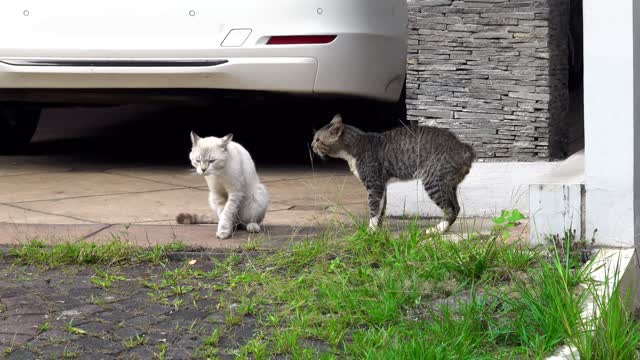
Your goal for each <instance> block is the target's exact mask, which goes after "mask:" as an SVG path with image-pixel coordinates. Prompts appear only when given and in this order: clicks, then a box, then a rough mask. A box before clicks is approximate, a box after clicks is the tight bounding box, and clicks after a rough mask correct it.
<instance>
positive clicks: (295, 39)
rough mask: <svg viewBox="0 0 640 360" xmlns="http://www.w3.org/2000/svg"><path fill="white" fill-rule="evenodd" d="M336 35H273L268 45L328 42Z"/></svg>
mask: <svg viewBox="0 0 640 360" xmlns="http://www.w3.org/2000/svg"><path fill="white" fill-rule="evenodd" d="M336 37H337V36H336V35H292V36H272V37H270V38H269V41H267V45H307V44H328V43H330V42H332V41H333V40H335V39H336Z"/></svg>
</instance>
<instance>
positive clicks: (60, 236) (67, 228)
mask: <svg viewBox="0 0 640 360" xmlns="http://www.w3.org/2000/svg"><path fill="white" fill-rule="evenodd" d="M107 227H108V225H102V224H92V225H88V224H85V225H60V224H54V225H51V224H9V223H0V244H19V243H21V242H25V241H30V240H33V239H42V240H47V241H49V242H53V243H55V242H58V241H76V240H80V239H84V238H86V237H88V236H91V235H92V234H94V233H96V232H99V231H101V230H103V229H105V228H107Z"/></svg>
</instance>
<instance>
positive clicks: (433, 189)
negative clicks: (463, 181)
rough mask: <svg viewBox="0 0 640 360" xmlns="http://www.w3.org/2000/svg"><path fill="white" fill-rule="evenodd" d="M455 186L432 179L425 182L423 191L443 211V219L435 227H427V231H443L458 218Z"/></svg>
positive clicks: (458, 207)
mask: <svg viewBox="0 0 640 360" xmlns="http://www.w3.org/2000/svg"><path fill="white" fill-rule="evenodd" d="M457 188H458V186H457V185H450V184H447V183H446V182H438V181H433V182H430V183H425V185H424V189H425V191H426V192H427V194H428V195H429V197H430V198H431V200H433V202H435V203H436V205H438V207H439V208H440V210H442V212H443V213H444V220H443V221H441V222H440V223H439V224H438V225H436V226H435V228H430V229H427V232H428V233H432V232H436V231H437V232H439V233H444V232H445V231H447V230H448V229H449V227H451V225H452V224H453V223H454V222H455V221H456V219H457V218H458V213H459V212H460V205H459V204H458V194H457Z"/></svg>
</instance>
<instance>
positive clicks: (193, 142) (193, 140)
mask: <svg viewBox="0 0 640 360" xmlns="http://www.w3.org/2000/svg"><path fill="white" fill-rule="evenodd" d="M200 139H201V137H200V136H198V134H196V133H195V132H194V131H192V132H191V145H193V146H196V144H197V143H198V141H200Z"/></svg>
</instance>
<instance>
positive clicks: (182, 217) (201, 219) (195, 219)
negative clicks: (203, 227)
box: [176, 213, 218, 225]
mask: <svg viewBox="0 0 640 360" xmlns="http://www.w3.org/2000/svg"><path fill="white" fill-rule="evenodd" d="M176 222H177V223H178V224H183V225H188V224H217V223H218V219H216V218H215V217H214V216H212V215H199V214H187V213H180V214H178V216H176Z"/></svg>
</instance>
